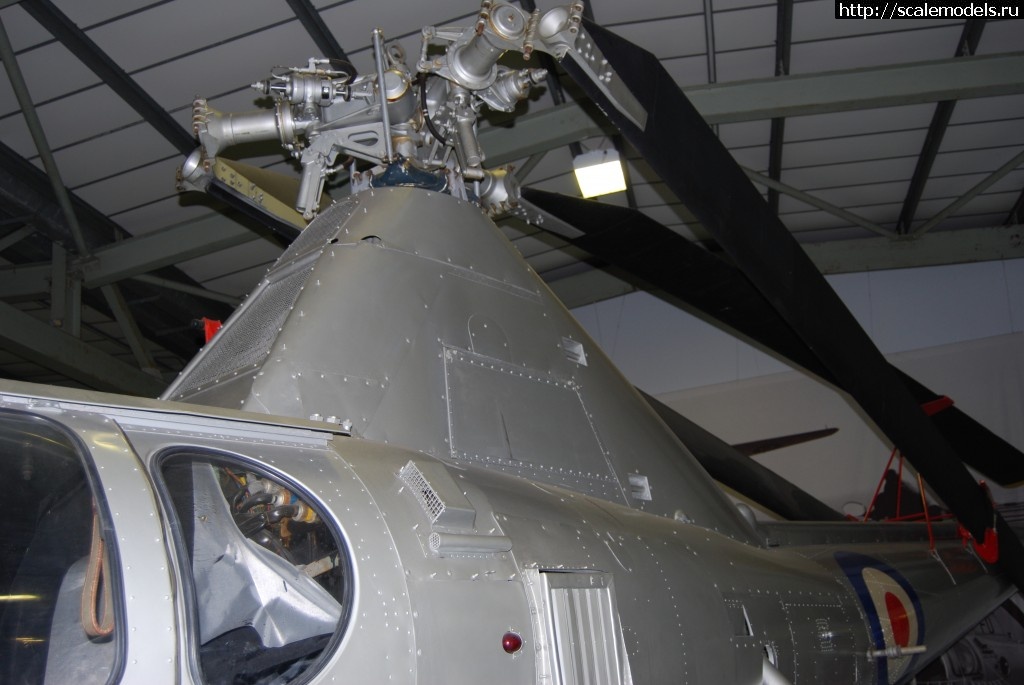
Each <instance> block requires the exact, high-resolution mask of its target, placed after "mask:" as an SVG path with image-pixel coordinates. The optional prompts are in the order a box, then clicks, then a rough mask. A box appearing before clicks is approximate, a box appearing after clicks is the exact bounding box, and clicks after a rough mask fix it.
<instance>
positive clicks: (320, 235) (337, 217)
mask: <svg viewBox="0 0 1024 685" xmlns="http://www.w3.org/2000/svg"><path fill="white" fill-rule="evenodd" d="M357 204H358V201H357V200H356V199H355V198H352V197H349V198H346V199H345V200H342V201H341V202H338V203H336V204H333V205H331V206H330V207H328V208H327V209H326V210H324V211H323V213H321V214H320V216H318V217H317V218H316V220H315V221H313V222H312V223H311V224H310V225H309V226H307V227H306V228H304V229H302V232H301V233H299V237H298V238H296V239H295V240H294V241H292V244H291V245H289V246H288V249H287V250H285V251H284V254H282V255H281V258H280V259H278V260H277V263H276V264H275V265H274V269H279V268H281V267H282V266H284V265H285V264H288V263H290V262H293V261H295V260H297V259H299V258H300V257H302V256H303V255H306V254H308V253H310V252H312V251H314V250H319V249H320V248H322V247H323V246H324V245H326V244H327V243H328V242H329V241H330V240H331V239H332V238H334V237H335V236H336V235H337V234H338V232H339V231H340V230H341V228H342V226H343V225H344V224H345V221H346V220H347V219H348V217H349V216H351V215H352V211H353V210H354V209H355V206H356V205H357Z"/></svg>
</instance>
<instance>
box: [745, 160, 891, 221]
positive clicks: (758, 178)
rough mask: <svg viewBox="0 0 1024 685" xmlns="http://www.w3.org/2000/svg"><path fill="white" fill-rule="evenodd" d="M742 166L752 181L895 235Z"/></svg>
mask: <svg viewBox="0 0 1024 685" xmlns="http://www.w3.org/2000/svg"><path fill="white" fill-rule="evenodd" d="M742 168H743V173H745V174H746V175H747V178H749V179H750V180H751V181H753V182H754V183H758V184H760V185H763V186H765V187H767V188H774V189H775V190H777V191H779V192H781V193H785V194H786V195H789V196H790V197H793V198H796V199H797V200H800V201H801V202H803V203H805V204H808V205H811V206H812V207H817V208H818V209H821V210H824V211H826V212H828V213H829V214H832V215H834V216H837V217H839V218H840V219H843V220H844V221H849V222H850V223H852V224H854V225H856V226H860V227H861V228H866V229H867V230H869V231H871V232H872V233H877V234H878V235H881V236H886V237H894V236H895V234H894V233H893V232H892V231H889V230H886V229H884V228H882V227H881V226H879V225H878V224H876V223H874V222H873V221H868V220H867V219H865V218H864V217H861V216H857V215H856V214H854V213H853V212H850V211H847V210H845V209H843V208H842V207H837V206H836V205H834V204H832V203H831V202H826V201H825V200H822V199H821V198H818V197H815V196H813V195H810V194H809V193H805V192H804V191H802V190H798V189H796V188H794V187H792V186H788V185H786V184H785V183H780V182H779V181H776V180H773V179H771V178H768V177H767V176H764V175H762V174H759V173H757V172H756V171H753V170H752V169H747V168H746V167H742Z"/></svg>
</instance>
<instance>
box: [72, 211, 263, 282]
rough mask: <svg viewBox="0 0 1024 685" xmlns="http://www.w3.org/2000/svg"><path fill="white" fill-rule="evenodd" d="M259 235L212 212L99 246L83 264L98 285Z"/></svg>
mask: <svg viewBox="0 0 1024 685" xmlns="http://www.w3.org/2000/svg"><path fill="white" fill-rule="evenodd" d="M259 237H260V236H259V235H257V234H256V233H254V232H253V231H251V230H250V229H248V228H246V227H244V226H242V225H240V224H238V223H235V222H234V221H231V220H230V219H227V218H225V217H223V216H221V215H220V214H212V215H210V216H207V217H205V218H203V219H200V220H198V221H192V222H187V223H183V224H178V225H177V226H172V227H170V228H165V229H163V230H160V231H153V232H152V233H147V234H145V235H141V236H139V237H137V238H129V239H128V240H122V241H119V242H117V243H113V244H111V245H107V246H104V247H103V248H101V249H99V250H96V251H95V252H94V253H93V258H94V259H92V260H90V261H88V262H85V263H83V264H82V265H81V268H82V275H83V278H84V284H85V287H87V288H96V287H98V286H102V285H106V284H108V283H114V282H115V281H120V280H122V279H125V278H131V277H132V276H138V275H139V274H144V273H148V272H150V271H154V270H156V269H159V268H161V267H164V266H169V265H171V264H177V263H179V262H184V261H188V260H189V259H193V258H195V257H201V256H202V255H205V254H210V253H211V252H217V251H219V250H224V249H227V248H229V247H235V246H236V245H241V244H243V243H247V242H250V241H253V240H257V239H258V238H259Z"/></svg>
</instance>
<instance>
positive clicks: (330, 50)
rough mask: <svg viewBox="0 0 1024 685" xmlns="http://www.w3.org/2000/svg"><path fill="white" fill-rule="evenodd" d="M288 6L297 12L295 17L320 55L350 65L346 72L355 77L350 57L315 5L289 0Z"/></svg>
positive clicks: (306, 0) (306, 1)
mask: <svg viewBox="0 0 1024 685" xmlns="http://www.w3.org/2000/svg"><path fill="white" fill-rule="evenodd" d="M288 5H289V6H290V7H291V8H292V12H295V16H296V17H298V19H299V22H300V23H301V24H302V26H303V28H305V29H306V33H308V34H309V37H310V38H312V39H313V42H314V43H316V47H317V49H318V50H320V54H322V55H323V56H324V57H327V58H329V59H336V60H340V61H342V62H345V63H346V64H348V69H347V70H346V71H349V72H350V73H351V74H352V75H353V76H355V75H356V68H355V67H354V66H353V65H352V63H351V62H350V61H349V59H348V55H346V54H345V51H344V50H343V49H342V48H341V44H340V43H338V41H337V39H336V38H335V37H334V34H333V33H331V30H330V29H329V28H327V24H325V23H324V20H323V18H321V17H320V12H318V11H317V9H316V7H314V6H313V3H311V2H310V1H309V0H288Z"/></svg>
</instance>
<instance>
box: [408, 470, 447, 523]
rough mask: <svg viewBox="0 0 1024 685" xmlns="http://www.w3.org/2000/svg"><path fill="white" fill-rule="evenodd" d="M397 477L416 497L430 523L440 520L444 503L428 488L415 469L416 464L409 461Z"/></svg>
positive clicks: (427, 484)
mask: <svg viewBox="0 0 1024 685" xmlns="http://www.w3.org/2000/svg"><path fill="white" fill-rule="evenodd" d="M398 475H399V476H400V477H401V479H402V481H403V482H404V483H405V484H406V485H408V486H409V489H410V490H412V494H413V495H415V496H416V500H417V501H418V502H419V503H420V506H421V507H423V511H424V512H426V514H427V518H428V519H429V520H430V522H431V523H434V522H435V521H437V519H439V518H441V514H443V513H444V508H445V507H444V502H442V501H441V498H440V497H438V496H437V493H436V492H434V488H432V487H431V486H430V483H428V482H427V479H426V478H424V477H423V474H422V473H420V470H419V469H418V468H416V464H414V463H412V462H411V461H410V462H409V463H408V464H406V465H405V466H403V467H402V470H401V471H400V472H399V474H398Z"/></svg>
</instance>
